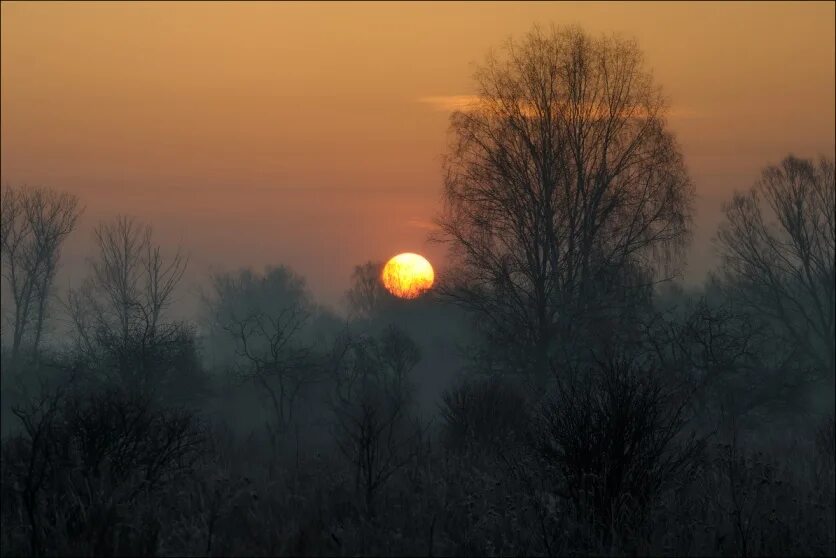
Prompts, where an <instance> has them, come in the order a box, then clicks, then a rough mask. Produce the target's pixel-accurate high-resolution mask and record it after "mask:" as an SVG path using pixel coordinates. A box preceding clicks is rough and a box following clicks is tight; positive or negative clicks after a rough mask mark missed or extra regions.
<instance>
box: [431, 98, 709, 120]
mask: <svg viewBox="0 0 836 558" xmlns="http://www.w3.org/2000/svg"><path fill="white" fill-rule="evenodd" d="M418 102H419V103H424V104H427V105H430V106H431V107H432V108H433V109H434V110H437V111H441V112H453V111H457V110H461V111H468V110H473V109H475V108H477V107H478V106H479V105H480V104H481V103H483V102H484V101H483V100H482V98H481V97H479V96H478V95H436V96H429V97H421V98H419V99H418ZM522 110H523V114H525V113H526V112H527V111H526V109H525V108H523V109H522ZM593 112H594V111H593ZM643 113H644V111H642V110H641V109H639V110H638V111H636V112H635V113H634V114H635V116H641V115H642V114H643ZM665 115H666V116H667V117H668V118H670V119H673V120H685V119H694V118H698V117H699V116H700V115H699V113H697V112H696V111H694V110H693V109H689V108H686V107H669V108H668V110H667V111H665Z"/></svg>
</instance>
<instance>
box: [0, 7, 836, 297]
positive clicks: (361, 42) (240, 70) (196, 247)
mask: <svg viewBox="0 0 836 558" xmlns="http://www.w3.org/2000/svg"><path fill="white" fill-rule="evenodd" d="M534 23H538V24H541V25H549V24H552V23H554V24H573V23H576V24H579V25H581V26H582V27H583V28H584V29H586V30H587V31H589V32H591V33H593V34H599V33H604V32H606V33H610V32H615V33H620V34H623V35H626V36H631V37H635V38H636V39H637V40H638V42H639V45H640V46H641V48H642V49H643V51H644V53H645V56H646V60H647V62H648V65H649V66H650V67H651V68H653V70H654V74H655V76H656V79H657V82H658V83H659V84H660V85H661V86H662V87H663V88H664V91H665V93H666V94H667V96H668V98H669V99H670V104H671V107H672V110H671V118H670V124H671V128H672V129H673V130H674V131H675V132H676V134H677V136H678V139H679V141H680V143H681V145H682V149H683V152H684V155H685V160H686V164H687V166H688V169H689V171H690V173H691V177H692V179H693V181H694V183H695V185H696V189H697V195H698V198H697V205H696V209H697V217H696V233H695V238H694V244H693V248H692V252H691V257H690V264H689V267H688V271H687V274H686V279H687V280H688V281H691V282H696V281H700V280H702V278H703V277H704V275H705V272H706V270H707V269H709V268H710V266H711V265H712V264H713V251H712V247H711V243H710V239H711V237H712V235H713V234H714V231H715V230H716V225H717V223H718V221H719V218H720V207H721V204H722V203H723V201H725V200H727V199H728V198H729V197H730V195H731V192H732V191H733V190H735V189H745V188H748V187H749V186H750V185H751V183H752V181H753V180H754V179H755V178H756V177H757V174H758V172H759V169H761V168H762V167H763V166H765V165H767V164H770V163H777V162H778V161H779V160H780V159H781V158H783V157H784V156H785V155H786V154H787V153H789V152H792V153H794V154H796V155H798V156H804V157H809V156H817V155H819V154H824V155H828V156H832V154H833V152H834V126H833V122H834V118H835V117H836V116H835V115H834V106H836V98H834V63H835V62H834V4H833V3H806V4H805V3H762V4H750V3H722V4H719V3H718V4H716V5H713V6H707V5H706V4H705V3H693V4H690V3H672V4H668V5H665V4H660V3H648V4H634V3H614V4H607V3H601V4H592V3H577V4H574V3H565V4H564V3H557V4H547V3H514V4H505V3H485V4H483V5H476V4H474V3H442V4H436V3H432V4H430V3H428V4H378V3H374V4H366V3H356V4H355V3H339V4H328V3H318V4H299V3H236V4H231V3H206V4H202V3H180V4H171V3H99V2H96V3H49V2H43V3H40V2H39V3H34V2H32V3H18V2H4V3H3V4H2V183H3V184H4V185H6V184H14V185H18V184H29V185H44V186H49V187H52V188H55V189H60V190H65V191H69V192H72V193H75V194H77V195H78V196H79V197H80V198H81V201H82V203H83V204H84V205H86V208H87V209H86V212H85V214H84V220H83V222H82V224H81V226H80V227H79V230H78V231H77V232H76V233H75V234H74V235H72V236H71V237H70V239H69V242H68V246H67V248H66V249H65V251H64V259H63V264H62V265H63V266H64V267H65V268H69V269H70V270H71V271H72V269H74V268H75V267H76V266H79V265H80V264H81V263H82V262H83V259H84V257H85V256H87V255H89V252H90V227H92V225H93V224H94V223H95V222H97V221H98V220H99V219H100V218H102V217H107V216H112V215H113V214H116V213H129V214H132V215H135V216H137V217H140V218H142V219H144V220H147V221H149V222H151V223H153V225H154V227H155V234H156V237H157V239H158V240H159V241H160V242H161V243H163V244H170V245H173V244H181V245H182V246H183V247H184V248H185V249H186V251H187V252H188V253H189V254H190V256H191V263H190V271H189V277H190V278H191V279H192V280H193V281H197V278H199V277H203V276H205V275H206V271H207V270H209V269H224V270H227V269H235V268H237V267H239V266H246V265H253V266H256V267H260V266H262V265H264V264H268V263H284V264H288V265H290V266H291V267H292V268H293V269H295V270H296V271H298V272H299V273H300V274H302V275H304V276H305V277H306V278H307V279H308V281H309V284H310V285H311V288H312V291H313V292H314V294H315V296H317V297H318V298H319V299H321V300H323V301H326V302H331V303H335V302H337V301H338V300H339V297H340V296H341V294H342V293H343V292H344V290H345V289H346V287H347V286H348V282H349V277H350V274H351V270H352V268H353V266H354V265H355V264H358V263H361V262H364V261H366V260H370V259H371V260H385V259H386V258H388V257H389V256H391V255H393V254H395V253H398V252H403V251H413V252H419V253H422V254H424V255H426V256H427V257H428V258H429V259H430V260H431V261H433V263H434V264H436V265H439V264H440V263H443V259H444V251H443V248H441V247H439V246H435V245H431V244H429V243H428V242H427V240H426V238H427V234H428V232H429V230H430V229H431V227H432V225H431V221H432V219H433V217H434V216H435V215H436V212H437V211H438V208H439V202H440V190H441V178H442V177H441V170H440V157H441V155H442V154H443V152H444V150H445V147H446V130H447V125H448V117H449V113H450V110H451V109H452V108H454V107H455V105H456V100H457V99H458V98H461V96H466V95H470V94H472V93H473V83H472V81H471V74H472V69H473V63H474V62H481V61H482V59H483V58H484V56H485V54H486V53H487V51H488V49H489V48H491V47H492V46H498V45H499V44H501V42H502V41H503V40H504V39H506V38H507V37H508V36H521V35H523V34H524V33H525V32H526V31H528V30H529V29H530V27H531V25H532V24H534Z"/></svg>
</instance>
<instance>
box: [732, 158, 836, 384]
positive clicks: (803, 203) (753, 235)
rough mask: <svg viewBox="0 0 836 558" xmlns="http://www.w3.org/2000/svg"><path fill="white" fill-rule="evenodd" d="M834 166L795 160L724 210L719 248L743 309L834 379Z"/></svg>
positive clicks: (772, 171)
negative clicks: (786, 338)
mask: <svg viewBox="0 0 836 558" xmlns="http://www.w3.org/2000/svg"><path fill="white" fill-rule="evenodd" d="M833 168H834V165H833V160H832V159H825V158H822V159H821V160H820V161H818V162H814V161H811V160H805V159H798V158H796V157H793V156H792V155H790V156H788V157H787V158H786V159H784V160H783V161H782V162H781V163H780V164H779V165H776V166H769V167H767V168H766V169H765V170H764V171H763V174H762V175H761V178H760V180H758V181H757V182H756V183H755V185H754V187H753V188H752V189H751V190H750V191H749V192H746V193H738V194H736V195H735V196H734V198H733V199H732V201H731V202H730V203H729V204H727V205H726V207H725V214H726V219H725V221H724V223H723V224H722V225H721V226H720V229H719V232H718V235H717V243H718V246H719V248H720V252H721V255H722V258H723V262H722V277H723V279H724V280H725V285H726V287H728V288H729V289H730V291H731V293H732V294H733V296H734V298H735V299H736V300H738V301H739V303H740V304H743V305H745V306H746V307H747V308H748V309H749V310H751V311H753V312H754V313H755V315H757V316H765V317H767V319H768V320H769V322H770V324H771V325H772V326H773V327H776V328H777V329H778V331H779V332H782V333H784V334H785V335H786V336H788V337H789V338H790V339H791V340H792V342H793V345H794V346H795V347H796V348H797V349H798V350H799V352H800V353H801V354H804V355H808V356H809V357H810V358H811V359H812V362H813V363H814V364H815V366H816V367H817V368H818V369H819V370H820V371H821V372H822V373H823V374H825V375H827V376H829V378H830V381H833V378H834V375H836V366H834V354H835V353H836V331H834V323H836V317H835V316H836V274H834V250H836V230H835V229H836V186H834V173H833Z"/></svg>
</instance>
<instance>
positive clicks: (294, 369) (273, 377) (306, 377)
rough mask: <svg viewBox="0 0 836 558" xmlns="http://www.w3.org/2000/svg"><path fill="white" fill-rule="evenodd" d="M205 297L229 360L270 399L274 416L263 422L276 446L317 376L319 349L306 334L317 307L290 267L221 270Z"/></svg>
mask: <svg viewBox="0 0 836 558" xmlns="http://www.w3.org/2000/svg"><path fill="white" fill-rule="evenodd" d="M207 298H208V300H207V303H208V305H209V308H210V313H211V324H212V327H213V328H214V330H215V334H219V337H220V338H221V339H223V340H224V341H226V342H228V343H231V346H232V353H233V358H232V360H231V361H230V362H228V363H226V365H227V366H228V367H229V369H230V370H231V371H233V372H234V373H235V374H236V375H237V376H238V377H240V378H241V379H243V380H245V381H249V382H253V383H254V384H255V385H256V386H257V387H258V388H259V389H260V390H262V392H263V393H264V395H265V396H267V398H268V400H269V408H270V414H271V420H268V421H265V426H266V428H267V430H268V432H269V434H270V438H271V441H272V443H273V445H274V448H273V449H274V451H275V450H276V449H277V448H276V444H277V443H278V440H279V437H280V436H281V435H282V434H283V433H285V430H286V429H287V427H288V426H289V425H290V423H291V422H292V421H293V418H294V407H295V405H296V402H297V398H298V397H299V395H300V392H301V391H302V390H303V389H304V388H305V387H306V386H308V385H310V384H312V383H314V382H315V381H317V379H318V374H317V366H316V363H315V353H314V351H313V348H312V344H311V343H309V341H310V340H308V339H306V338H305V329H306V327H308V326H309V325H310V322H311V319H312V317H313V315H314V313H315V312H316V308H315V305H314V304H313V302H312V301H311V299H310V296H309V294H308V292H307V290H306V288H305V284H304V280H303V279H302V278H301V277H299V276H297V275H296V274H294V273H293V272H292V271H291V270H289V269H287V268H286V267H273V268H268V269H267V270H266V272H265V273H264V274H258V273H253V272H252V271H249V270H242V271H240V272H238V273H236V274H227V273H223V274H217V275H215V276H213V277H212V291H211V293H210V295H209V296H208V297H207Z"/></svg>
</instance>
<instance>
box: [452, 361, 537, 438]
mask: <svg viewBox="0 0 836 558" xmlns="http://www.w3.org/2000/svg"><path fill="white" fill-rule="evenodd" d="M527 407H528V402H527V401H526V399H525V397H523V395H522V394H521V392H520V391H519V390H518V388H517V387H516V386H514V385H513V384H512V383H511V382H508V381H503V380H501V379H498V378H495V377H488V378H480V379H469V380H465V381H463V382H461V383H460V384H458V385H457V386H454V387H453V388H451V389H449V390H447V391H445V392H444V394H443V395H442V402H441V405H440V413H441V417H442V419H443V420H444V430H443V436H444V443H445V444H446V446H447V447H448V448H450V449H454V450H455V449H461V450H468V451H477V452H479V451H495V450H496V449H497V447H499V446H502V445H507V444H509V443H510V442H512V440H513V439H514V438H518V439H519V438H521V437H522V436H523V435H524V434H525V432H526V430H527V428H528V422H529V416H528V411H527Z"/></svg>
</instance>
